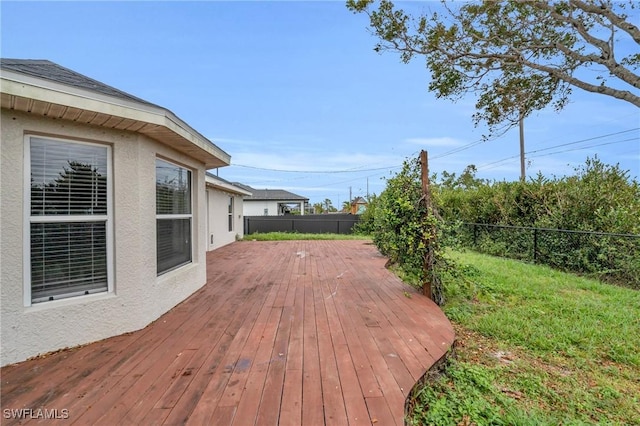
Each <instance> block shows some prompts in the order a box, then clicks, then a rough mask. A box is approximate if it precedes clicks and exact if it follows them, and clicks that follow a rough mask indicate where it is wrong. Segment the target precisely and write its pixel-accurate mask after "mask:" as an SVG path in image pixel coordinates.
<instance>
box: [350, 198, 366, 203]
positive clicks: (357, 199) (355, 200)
mask: <svg viewBox="0 0 640 426" xmlns="http://www.w3.org/2000/svg"><path fill="white" fill-rule="evenodd" d="M351 204H367V200H365V199H364V198H362V197H356V198H354V200H353V201H352V202H351Z"/></svg>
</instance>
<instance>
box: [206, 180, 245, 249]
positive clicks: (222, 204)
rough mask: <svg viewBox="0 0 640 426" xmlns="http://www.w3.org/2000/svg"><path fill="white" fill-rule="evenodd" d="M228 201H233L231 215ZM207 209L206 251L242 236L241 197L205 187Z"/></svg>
mask: <svg viewBox="0 0 640 426" xmlns="http://www.w3.org/2000/svg"><path fill="white" fill-rule="evenodd" d="M229 200H233V202H232V203H233V204H232V206H231V207H232V210H233V211H232V212H231V213H230V212H229ZM207 207H208V208H207V211H208V213H207V216H208V219H207V220H208V228H207V235H208V241H207V250H214V249H216V248H218V247H222V246H224V245H226V244H229V243H232V242H234V241H236V240H237V239H241V238H242V237H243V236H244V224H243V219H242V196H241V195H239V194H233V193H230V192H226V191H221V190H220V189H216V188H211V187H207ZM230 217H231V224H230V223H229V218H230ZM230 225H231V226H230ZM230 228H231V229H230Z"/></svg>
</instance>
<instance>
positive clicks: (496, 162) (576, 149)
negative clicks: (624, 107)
mask: <svg viewBox="0 0 640 426" xmlns="http://www.w3.org/2000/svg"><path fill="white" fill-rule="evenodd" d="M637 139H638V138H629V139H623V140H619V141H612V142H603V143H599V144H595V145H588V146H580V147H577V148H570V149H564V150H561V151H554V152H549V153H546V154H541V155H533V156H529V157H528V158H540V157H548V156H550V155H555V154H563V153H565V152H571V151H581V150H583V149H589V148H595V147H598V146H605V145H613V144H617V143H622V142H629V141H633V140H637ZM563 145H566V144H563ZM563 145H558V146H555V147H551V148H545V149H541V150H537V151H531V152H530V153H536V152H540V151H548V150H549V149H553V148H558V147H559V146H563ZM530 153H529V152H528V153H526V154H530ZM519 157H520V156H519V155H514V156H511V157H507V158H503V159H502V160H498V161H494V162H492V163H487V164H483V165H481V166H478V170H480V169H482V170H491V169H495V168H496V167H498V166H500V165H501V164H502V163H505V162H507V161H509V160H513V159H514V158H519ZM488 166H493V167H488Z"/></svg>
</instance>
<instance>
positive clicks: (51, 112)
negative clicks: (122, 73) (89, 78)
mask: <svg viewBox="0 0 640 426" xmlns="http://www.w3.org/2000/svg"><path fill="white" fill-rule="evenodd" d="M0 92H1V93H2V103H1V105H2V108H7V109H12V110H16V111H24V112H29V113H32V114H37V115H42V116H46V117H51V118H58V119H63V120H70V121H76V122H81V123H86V124H90V125H97V126H102V127H108V128H112V129H116V130H130V131H135V132H139V133H142V134H145V135H147V136H149V137H151V138H153V139H155V140H157V141H159V142H161V143H163V144H166V145H169V146H171V147H172V148H174V149H176V150H178V151H180V152H183V153H185V154H187V155H189V156H191V157H193V158H195V159H197V160H199V161H201V162H202V163H204V165H205V167H206V168H207V169H211V168H217V167H224V166H228V165H229V164H230V162H231V157H230V155H229V154H227V153H226V152H224V151H223V150H222V149H220V148H219V147H218V146H216V145H215V144H213V143H212V142H211V141H209V140H208V139H207V138H205V137H204V136H202V135H201V134H200V133H198V132H197V131H196V130H195V129H193V128H192V127H191V126H189V125H187V124H186V123H185V122H184V121H182V120H181V119H180V118H178V117H177V116H176V115H175V114H173V113H172V112H171V111H169V110H167V109H165V108H161V107H158V106H155V105H151V104H144V103H139V102H135V101H131V100H124V99H118V98H114V97H111V96H108V95H103V94H100V93H95V92H91V91H89V90H86V89H81V88H75V87H71V86H67V85H63V84H59V83H55V82H51V81H48V80H44V79H38V78H35V77H31V76H26V75H23V74H20V73H17V72H13V71H9V70H2V75H1V78H0Z"/></svg>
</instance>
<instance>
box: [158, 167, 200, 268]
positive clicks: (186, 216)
mask: <svg viewBox="0 0 640 426" xmlns="http://www.w3.org/2000/svg"><path fill="white" fill-rule="evenodd" d="M156 160H160V161H164V162H165V163H169V164H173V165H174V166H177V167H180V168H183V169H185V170H188V171H189V173H191V181H190V182H189V192H190V194H189V200H190V201H191V206H190V207H191V213H190V214H157V213H156V223H157V221H158V219H191V227H190V228H191V235H190V237H191V261H190V262H187V263H183V264H181V265H178V266H175V267H173V268H170V269H167V270H166V271H162V272H160V273H158V253H157V249H158V245H157V244H158V235H157V234H156V278H161V277H163V276H165V275H167V274H168V273H170V272H173V271H177V270H179V269H182V268H186V267H188V266H190V265H193V264H195V263H196V262H195V253H196V252H195V250H194V248H195V235H196V234H195V221H194V220H193V217H194V214H193V210H194V192H193V187H194V182H195V176H196V173H195V170H193V169H192V168H191V167H187V166H186V165H184V164H180V163H176V162H175V161H172V160H169V159H168V158H165V157H161V156H156ZM156 166H157V163H156V161H154V170H156V169H155V167H156ZM153 182H154V183H153V187H154V190H156V191H157V188H156V185H157V182H158V174H157V171H156V173H155V174H154V181H153ZM156 209H157V206H156ZM156 211H157V210H156ZM156 229H158V228H157V226H156Z"/></svg>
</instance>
